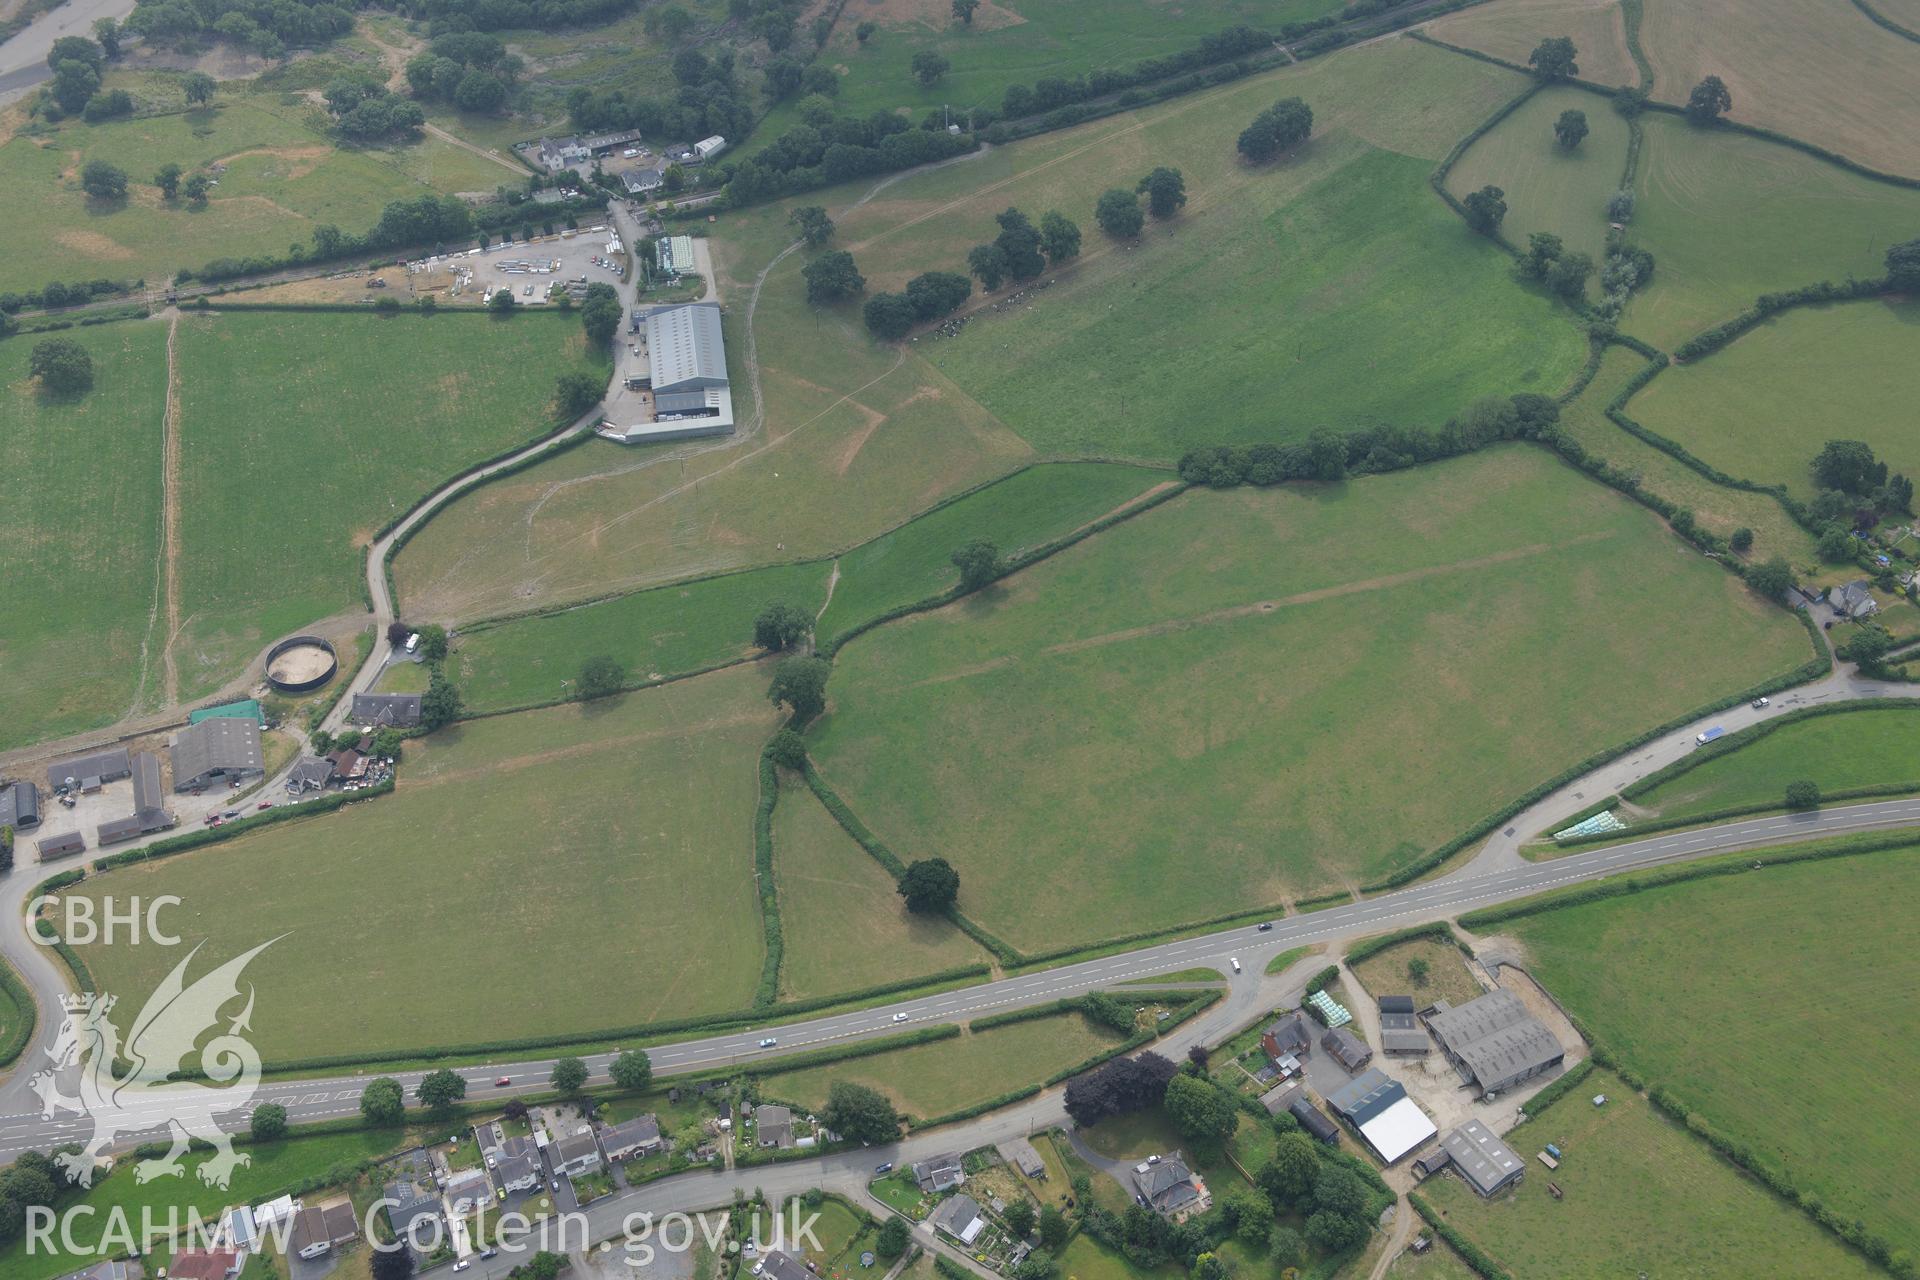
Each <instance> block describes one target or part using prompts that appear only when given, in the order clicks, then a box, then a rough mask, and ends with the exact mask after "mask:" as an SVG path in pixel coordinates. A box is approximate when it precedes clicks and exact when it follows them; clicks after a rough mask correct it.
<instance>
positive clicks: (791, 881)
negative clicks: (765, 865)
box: [773, 771, 992, 999]
mask: <svg viewBox="0 0 1920 1280" xmlns="http://www.w3.org/2000/svg"><path fill="white" fill-rule="evenodd" d="M773 877H774V883H775V884H776V885H777V886H778V887H779V893H780V917H781V920H782V922H783V923H784V922H786V921H789V920H791V921H792V922H793V927H792V928H789V929H783V931H782V936H783V939H784V943H785V948H786V949H785V951H784V952H783V954H782V957H781V959H782V964H781V972H780V977H781V983H782V987H783V989H784V990H783V993H784V994H785V995H787V996H791V997H793V998H795V999H806V998H808V997H811V996H823V995H832V994H833V993H835V992H838V991H852V990H857V989H859V988H862V987H871V986H873V985H874V983H875V982H876V981H879V980H881V979H882V978H883V977H884V979H885V980H886V981H893V980H895V979H900V978H911V977H915V976H917V975H920V974H928V973H938V972H941V971H942V970H945V969H954V968H958V967H959V966H961V965H969V964H979V963H981V962H982V961H986V960H990V959H992V957H991V956H990V955H988V954H987V953H986V952H985V951H983V950H981V949H980V947H979V946H977V945H976V944H975V943H974V941H973V940H972V939H971V938H969V937H967V935H966V934H964V933H962V932H960V930H959V929H957V928H956V927H954V925H953V924H952V922H950V921H948V920H946V919H945V918H943V917H931V916H916V915H913V914H911V913H910V912H908V910H907V908H906V904H905V903H904V902H902V901H901V898H900V893H899V890H898V889H897V888H896V886H895V885H894V882H893V877H891V876H889V875H888V874H887V871H886V868H885V867H882V866H881V865H880V864H879V863H877V862H875V861H874V860H873V857H872V855H870V854H869V853H868V852H867V851H866V850H865V849H862V848H861V847H860V846H859V844H858V843H856V842H855V841H854V839H853V837H852V836H850V835H848V834H847V833H846V829H845V828H843V827H842V826H841V825H840V824H839V823H838V822H836V821H834V818H833V815H832V814H830V813H828V812H827V811H826V809H825V808H823V807H822V806H821V804H820V800H819V798H818V797H816V796H815V795H814V794H813V791H812V789H811V788H810V787H808V786H807V784H806V780H805V779H804V778H801V777H799V776H797V775H795V774H791V773H786V772H785V771H782V773H781V776H780V803H779V805H778V806H777V807H776V808H775V809H774V811H773ZM853 921H858V922H859V923H858V924H857V925H852V924H851V922H853Z"/></svg>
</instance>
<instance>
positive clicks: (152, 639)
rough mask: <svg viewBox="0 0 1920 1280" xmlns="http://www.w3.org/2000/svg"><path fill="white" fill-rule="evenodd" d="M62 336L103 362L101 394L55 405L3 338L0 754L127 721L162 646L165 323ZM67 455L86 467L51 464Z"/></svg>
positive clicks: (98, 367)
mask: <svg viewBox="0 0 1920 1280" xmlns="http://www.w3.org/2000/svg"><path fill="white" fill-rule="evenodd" d="M65 336H68V337H71V338H73V339H74V340H75V341H77V342H79V343H80V344H81V345H83V346H84V347H86V349H87V350H88V352H89V353H91V355H92V356H93V362H94V389H93V390H92V391H91V392H89V393H87V395H86V396H85V397H83V398H82V399H80V400H77V401H64V400H59V399H52V398H48V397H45V396H43V395H41V394H40V392H39V391H38V389H37V387H36V384H34V383H33V382H31V381H30V380H29V379H28V376H27V359H28V356H29V354H30V353H31V352H32V350H33V340H32V339H26V338H16V339H14V340H13V341H10V342H6V343H0V461H3V462H4V464H5V467H6V472H7V474H8V476H10V477H11V480H10V482H9V484H8V496H7V500H6V501H5V502H0V545H4V546H5V547H6V552H5V554H4V555H0V599H4V600H5V601H6V602H7V603H6V607H5V608H4V609H0V667H4V668H5V669H6V670H7V672H8V673H9V681H8V692H7V714H6V715H5V716H0V749H6V748H9V747H18V746H22V745H25V744H26V743H29V742H35V741H38V740H40V739H42V738H49V737H54V736H57V735H61V734H67V733H77V732H79V731H80V730H83V729H91V728H95V727H97V726H99V725H103V724H110V723H112V722H113V721H114V720H116V719H118V718H119V717H121V716H123V715H125V714H126V713H127V712H128V711H130V710H132V709H133V708H134V707H135V706H137V705H140V704H141V702H142V700H143V698H144V697H145V696H147V695H148V694H150V693H152V692H153V689H152V687H151V685H150V682H149V681H148V680H147V678H146V677H147V673H148V663H149V662H150V661H153V660H154V659H156V658H157V656H158V646H159V644H160V643H161V642H162V641H164V639H165V636H164V633H156V632H154V631H153V630H152V626H153V622H152V619H153V609H154V604H155V595H154V591H155V584H156V581H157V573H158V564H157V557H158V554H159V547H160V502H161V494H160V454H161V443H162V427H161V406H162V405H163V404H164V403H165V400H166V393H167V351H166V347H167V330H166V326H165V325H161V324H134V323H127V324H110V325H101V326H99V327H98V328H91V329H75V330H73V331H72V332H71V333H70V334H67V335H65ZM61 456H69V457H75V458H76V461H75V462H74V464H73V465H70V466H55V465H48V464H49V461H50V460H52V459H57V458H59V457H61ZM80 459H84V461H83V462H82V461H80ZM83 530H88V531H92V532H91V533H88V534H82V531H83ZM76 638H83V640H82V641H81V642H76ZM152 669H153V670H154V671H157V670H158V666H157V663H156V664H155V665H154V666H153V668H152Z"/></svg>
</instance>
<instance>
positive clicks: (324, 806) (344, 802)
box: [91, 774, 394, 872]
mask: <svg viewBox="0 0 1920 1280" xmlns="http://www.w3.org/2000/svg"><path fill="white" fill-rule="evenodd" d="M393 785H394V779H393V775H391V774H389V775H388V776H387V777H385V778H383V779H382V780H381V781H379V782H376V783H374V784H373V785H372V786H370V787H362V788H360V790H358V791H336V792H334V793H333V794H332V795H325V796H320V797H318V798H317V799H313V800H303V801H301V802H300V803H299V804H295V805H276V806H275V807H273V808H271V809H268V810H266V811H264V812H256V813H253V814H250V815H248V816H247V817H244V818H237V819H235V820H234V821H233V822H230V823H228V822H223V823H221V824H220V825H219V826H217V827H206V828H203V829H201V830H199V831H189V832H187V833H185V834H184V835H177V836H169V837H167V838H166V839H165V840H156V841H154V842H153V843H152V844H149V845H142V846H141V847H140V848H138V849H129V850H127V851H126V852H125V853H113V854H108V855H107V856H106V857H104V858H101V859H99V860H98V861H96V862H95V863H94V864H93V866H92V868H91V870H93V871H96V872H98V871H112V870H114V869H115V868H118V867H128V866H132V865H133V864H134V863H136V862H151V861H153V860H154V859H156V858H171V857H172V856H173V855H175V854H177V853H191V852H192V851H193V850H195V849H201V848H205V847H206V846H207V845H210V844H219V843H220V842H222V841H224V840H235V839H238V838H239V837H241V836H244V835H248V834H250V833H252V832H254V831H258V830H260V829H261V828H262V827H270V826H273V825H274V824H275V823H280V822H295V821H298V820H299V819H301V818H313V817H318V816H319V815H321V814H323V813H332V812H333V811H334V810H336V809H344V808H345V807H346V806H348V805H350V804H359V803H361V802H362V801H365V800H373V799H376V798H378V797H380V796H384V795H387V794H389V793H390V792H392V790H393Z"/></svg>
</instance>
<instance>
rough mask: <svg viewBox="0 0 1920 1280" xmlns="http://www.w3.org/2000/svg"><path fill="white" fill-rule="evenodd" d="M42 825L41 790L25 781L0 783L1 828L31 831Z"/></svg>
mask: <svg viewBox="0 0 1920 1280" xmlns="http://www.w3.org/2000/svg"><path fill="white" fill-rule="evenodd" d="M39 825H40V789H39V788H38V787H36V786H34V785H33V784H32V783H31V782H27V781H25V780H24V779H23V780H21V781H19V782H0V827H12V828H13V829H14V830H15V831H31V830H33V829H34V828H35V827H37V826H39Z"/></svg>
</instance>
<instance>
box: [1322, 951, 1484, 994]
mask: <svg viewBox="0 0 1920 1280" xmlns="http://www.w3.org/2000/svg"><path fill="white" fill-rule="evenodd" d="M1415 960H1424V961H1426V962H1427V977H1426V980H1425V981H1424V982H1415V981H1414V980H1413V978H1412V976H1411V975H1410V974H1409V973H1408V971H1407V966H1408V965H1409V964H1411V963H1412V962H1413V961H1415ZM1352 968H1353V976H1354V977H1356V978H1358V979H1359V980H1360V985H1361V986H1363V987H1365V988H1366V989H1367V994H1368V995H1369V996H1371V997H1373V998H1374V999H1375V1000H1378V999H1379V998H1380V997H1381V996H1389V995H1402V996H1412V997H1413V1002H1414V1004H1415V1005H1416V1006H1419V1007H1422V1008H1424V1007H1425V1006H1427V1005H1429V1004H1432V1003H1433V1002H1434V1001H1435V1000H1450V1001H1452V1002H1453V1003H1454V1004H1455V1005H1462V1004H1465V1003H1466V1002H1467V1001H1469V1000H1473V999H1476V998H1478V997H1479V996H1482V995H1485V994H1486V990H1487V989H1486V988H1485V987H1483V986H1481V985H1480V984H1479V982H1477V981H1476V980H1475V979H1474V976H1473V974H1472V973H1470V972H1469V971H1468V969H1467V961H1466V957H1464V956H1462V955H1461V954H1460V948H1458V947H1456V946H1454V945H1453V944H1452V943H1451V942H1447V941H1444V940H1442V939H1439V938H1409V939H1408V940H1407V941H1405V942H1401V943H1397V944H1395V945H1394V946H1391V947H1388V948H1387V949H1386V950H1385V951H1376V952H1375V953H1374V954H1372V955H1370V956H1368V957H1367V958H1366V959H1364V960H1362V961H1360V962H1359V963H1358V964H1356V965H1354V966H1352Z"/></svg>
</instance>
